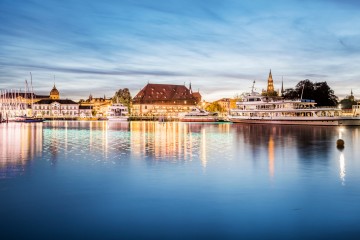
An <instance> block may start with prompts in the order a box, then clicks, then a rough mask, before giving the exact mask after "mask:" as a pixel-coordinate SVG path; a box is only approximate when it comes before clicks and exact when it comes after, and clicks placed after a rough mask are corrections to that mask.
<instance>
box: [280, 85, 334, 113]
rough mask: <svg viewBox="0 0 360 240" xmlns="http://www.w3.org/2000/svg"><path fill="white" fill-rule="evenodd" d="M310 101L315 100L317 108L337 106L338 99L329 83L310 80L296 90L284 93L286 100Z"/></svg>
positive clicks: (297, 86) (291, 89) (288, 90)
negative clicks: (300, 99)
mask: <svg viewBox="0 0 360 240" xmlns="http://www.w3.org/2000/svg"><path fill="white" fill-rule="evenodd" d="M301 97H302V99H310V100H315V102H316V103H317V106H336V105H337V104H338V97H337V96H335V94H334V91H333V90H332V89H331V88H330V87H329V85H328V84H327V82H316V83H313V82H311V81H310V80H309V79H306V80H303V81H300V82H299V83H298V84H297V85H296V86H295V89H293V88H289V89H286V90H285V92H284V98H285V99H299V98H301Z"/></svg>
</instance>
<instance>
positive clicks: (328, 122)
mask: <svg viewBox="0 0 360 240" xmlns="http://www.w3.org/2000/svg"><path fill="white" fill-rule="evenodd" d="M230 121H231V122H233V123H246V124H279V125H313V126H360V119H359V118H328V119H326V118H321V119H295V118H293V119H281V118H279V119H265V118H262V119H261V118H247V119H246V118H231V117H230Z"/></svg>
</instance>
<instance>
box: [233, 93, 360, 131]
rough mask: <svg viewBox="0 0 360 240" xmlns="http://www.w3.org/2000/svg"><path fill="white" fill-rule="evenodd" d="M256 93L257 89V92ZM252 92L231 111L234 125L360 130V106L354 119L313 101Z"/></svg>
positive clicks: (352, 116) (354, 111)
mask: <svg viewBox="0 0 360 240" xmlns="http://www.w3.org/2000/svg"><path fill="white" fill-rule="evenodd" d="M253 89H254V88H253ZM253 89H252V91H251V93H250V94H246V95H245V96H244V98H243V99H242V101H239V102H237V103H236V108H235V109H231V110H230V114H229V120H230V121H231V122H233V123H262V124H288V125H334V126H340V125H342V126H350V125H356V126H360V117H359V114H358V110H357V109H359V106H353V113H352V115H350V116H345V115H343V114H342V111H341V109H339V108H335V107H316V103H315V101H313V100H305V99H300V100H285V99H282V98H280V97H266V96H262V95H260V94H259V93H257V92H254V91H253Z"/></svg>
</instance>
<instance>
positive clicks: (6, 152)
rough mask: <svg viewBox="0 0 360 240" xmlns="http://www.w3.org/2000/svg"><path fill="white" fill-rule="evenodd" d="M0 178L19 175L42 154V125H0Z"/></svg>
mask: <svg viewBox="0 0 360 240" xmlns="http://www.w3.org/2000/svg"><path fill="white" fill-rule="evenodd" d="M0 139H1V141H0V178H6V177H11V176H16V175H18V174H21V173H22V172H23V171H24V169H25V166H26V165H27V164H29V162H30V161H31V160H33V159H34V157H35V156H41V153H42V139H43V135H42V124H41V123H32V124H21V123H9V124H1V125H0Z"/></svg>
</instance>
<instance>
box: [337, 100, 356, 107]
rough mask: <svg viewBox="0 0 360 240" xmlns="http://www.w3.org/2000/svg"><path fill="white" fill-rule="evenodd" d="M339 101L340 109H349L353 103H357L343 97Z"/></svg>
mask: <svg viewBox="0 0 360 240" xmlns="http://www.w3.org/2000/svg"><path fill="white" fill-rule="evenodd" d="M339 103H340V104H341V108H342V109H351V108H352V106H353V105H356V104H357V102H355V101H352V100H351V99H349V98H344V99H342V100H341V101H340V102H339Z"/></svg>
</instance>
